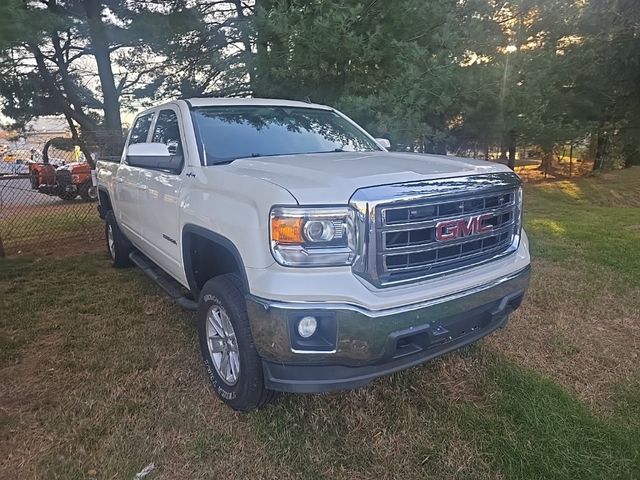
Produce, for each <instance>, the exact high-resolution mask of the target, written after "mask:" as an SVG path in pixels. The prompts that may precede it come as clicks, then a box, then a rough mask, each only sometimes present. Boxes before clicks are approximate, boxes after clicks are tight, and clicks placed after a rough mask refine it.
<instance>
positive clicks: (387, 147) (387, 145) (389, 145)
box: [375, 138, 391, 150]
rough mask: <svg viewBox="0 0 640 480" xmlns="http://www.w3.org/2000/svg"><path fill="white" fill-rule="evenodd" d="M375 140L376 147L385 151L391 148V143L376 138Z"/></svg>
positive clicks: (384, 139)
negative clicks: (378, 146)
mask: <svg viewBox="0 0 640 480" xmlns="http://www.w3.org/2000/svg"><path fill="white" fill-rule="evenodd" d="M375 140H376V142H378V145H380V146H382V147H384V148H385V149H387V150H388V149H390V148H391V142H390V141H389V140H387V139H386V138H376V139H375Z"/></svg>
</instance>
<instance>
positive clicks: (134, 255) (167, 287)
mask: <svg viewBox="0 0 640 480" xmlns="http://www.w3.org/2000/svg"><path fill="white" fill-rule="evenodd" d="M129 258H130V259H131V261H132V262H133V263H134V264H135V265H136V266H137V267H139V268H140V269H141V270H142V271H143V272H144V274H145V275H146V276H147V277H149V278H150V279H151V280H153V281H154V282H155V283H156V284H157V285H158V286H159V287H160V288H161V289H162V290H164V292H165V293H166V294H167V295H169V296H170V297H171V298H172V299H173V300H174V301H175V302H176V303H177V304H178V305H180V306H181V307H182V308H184V309H185V310H194V311H195V310H197V309H198V302H196V301H195V300H192V299H190V298H187V296H186V295H185V293H184V289H183V288H182V285H180V284H179V283H178V282H176V281H175V280H174V279H173V278H171V277H170V276H169V275H167V274H166V273H164V272H163V271H162V270H160V268H159V267H157V266H156V265H155V264H154V263H153V262H152V261H151V260H149V259H148V258H147V257H145V256H144V255H143V254H142V253H140V252H138V251H135V250H134V251H133V252H131V253H130V254H129Z"/></svg>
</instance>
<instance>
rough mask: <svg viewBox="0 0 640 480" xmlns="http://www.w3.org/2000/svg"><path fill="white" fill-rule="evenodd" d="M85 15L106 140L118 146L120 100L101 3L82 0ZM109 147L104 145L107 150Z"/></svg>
mask: <svg viewBox="0 0 640 480" xmlns="http://www.w3.org/2000/svg"><path fill="white" fill-rule="evenodd" d="M83 4H84V10H85V12H86V15H87V24H88V26H89V37H90V40H91V53H93V55H94V57H95V59H96V65H97V67H98V77H99V78H100V87H101V89H102V96H103V102H102V103H103V110H104V128H105V130H106V132H105V133H106V134H107V138H108V139H113V140H117V141H115V142H114V143H112V142H110V141H109V142H108V143H109V144H110V145H114V146H115V145H119V144H120V137H122V119H121V117H120V98H119V95H118V89H117V88H116V82H115V80H114V78H113V69H112V68H111V52H110V50H109V42H108V39H107V32H106V29H105V25H104V23H102V3H101V2H98V1H97V0H84V1H83ZM110 145H105V146H106V147H107V150H109V146H110Z"/></svg>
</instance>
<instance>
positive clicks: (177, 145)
mask: <svg viewBox="0 0 640 480" xmlns="http://www.w3.org/2000/svg"><path fill="white" fill-rule="evenodd" d="M152 141H153V142H157V143H164V144H165V145H166V146H167V147H168V148H169V153H170V154H171V155H182V142H181V141H180V129H179V128H178V116H177V115H176V112H174V111H173V110H161V111H160V114H159V115H158V120H157V121H156V128H155V130H154V131H153V140H152Z"/></svg>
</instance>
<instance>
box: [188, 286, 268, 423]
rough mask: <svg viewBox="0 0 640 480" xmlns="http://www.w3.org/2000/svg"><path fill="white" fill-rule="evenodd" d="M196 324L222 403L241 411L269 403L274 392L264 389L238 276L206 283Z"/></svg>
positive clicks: (213, 383)
mask: <svg viewBox="0 0 640 480" xmlns="http://www.w3.org/2000/svg"><path fill="white" fill-rule="evenodd" d="M197 321H198V337H199V339H200V350H201V352H202V358H203V361H204V365H205V367H206V369H207V373H208V374H209V379H210V380H211V384H212V386H213V389H214V390H215V392H216V393H217V394H218V396H219V397H220V398H221V399H222V401H224V402H225V403H226V404H227V405H229V406H230V407H231V408H233V409H234V410H240V411H244V412H246V411H250V410H257V409H259V408H262V407H264V406H265V405H266V404H267V403H269V402H270V401H271V400H272V399H273V398H274V397H275V392H273V391H271V390H267V389H266V388H265V386H264V377H263V373H262V361H261V359H260V357H259V355H258V352H257V351H256V349H255V346H254V344H253V336H252V335H251V328H250V326H249V318H248V316H247V310H246V306H245V297H244V289H243V285H242V282H241V280H240V277H239V276H238V275H237V274H235V273H231V274H225V275H220V276H218V277H214V278H212V279H211V280H209V281H208V282H207V283H205V285H204V287H202V291H201V292H200V301H199V304H198V316H197ZM225 355H227V357H226V358H227V360H226V361H225Z"/></svg>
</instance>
